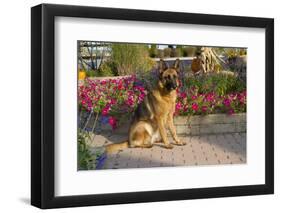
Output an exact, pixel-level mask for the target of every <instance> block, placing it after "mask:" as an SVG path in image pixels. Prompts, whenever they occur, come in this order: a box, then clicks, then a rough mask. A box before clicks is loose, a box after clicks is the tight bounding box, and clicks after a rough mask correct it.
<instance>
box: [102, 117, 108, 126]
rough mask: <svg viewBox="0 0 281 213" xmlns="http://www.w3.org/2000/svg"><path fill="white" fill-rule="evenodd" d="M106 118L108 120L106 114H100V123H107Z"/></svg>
mask: <svg viewBox="0 0 281 213" xmlns="http://www.w3.org/2000/svg"><path fill="white" fill-rule="evenodd" d="M108 120H109V117H108V116H101V123H102V124H107V123H108Z"/></svg>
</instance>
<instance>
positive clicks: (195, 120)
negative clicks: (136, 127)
mask: <svg viewBox="0 0 281 213" xmlns="http://www.w3.org/2000/svg"><path fill="white" fill-rule="evenodd" d="M246 117H247V114H246V113H237V114H233V115H227V114H211V115H195V116H191V117H190V118H188V116H177V117H175V118H174V124H175V126H176V129H177V134H178V135H202V134H222V133H245V132H246V129H247V118H246ZM89 123H92V122H89ZM128 128H129V123H126V124H124V125H122V126H120V127H118V128H117V129H116V130H113V131H112V130H111V127H110V126H109V125H108V124H106V125H102V126H100V127H99V128H97V131H98V132H112V133H113V134H127V133H128ZM168 133H169V131H168Z"/></svg>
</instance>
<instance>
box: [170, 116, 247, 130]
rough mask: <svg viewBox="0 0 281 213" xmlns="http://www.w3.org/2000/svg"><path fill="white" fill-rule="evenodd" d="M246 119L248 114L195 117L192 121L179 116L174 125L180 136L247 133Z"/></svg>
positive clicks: (191, 118)
mask: <svg viewBox="0 0 281 213" xmlns="http://www.w3.org/2000/svg"><path fill="white" fill-rule="evenodd" d="M246 117H247V116H246V113H237V114H233V115H226V114H211V115H195V116H191V117H190V119H188V117H186V116H178V117H175V118H174V124H175V125H176V128H177V133H178V134H179V135H201V134H218V133H234V132H246V128H247V118H246Z"/></svg>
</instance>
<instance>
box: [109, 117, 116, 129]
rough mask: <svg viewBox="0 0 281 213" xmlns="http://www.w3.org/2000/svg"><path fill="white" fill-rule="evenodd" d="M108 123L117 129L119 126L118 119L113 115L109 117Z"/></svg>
mask: <svg viewBox="0 0 281 213" xmlns="http://www.w3.org/2000/svg"><path fill="white" fill-rule="evenodd" d="M108 123H109V124H110V126H111V127H112V129H115V128H116V127H117V125H116V124H117V122H116V119H115V118H114V117H112V116H110V117H109V119H108Z"/></svg>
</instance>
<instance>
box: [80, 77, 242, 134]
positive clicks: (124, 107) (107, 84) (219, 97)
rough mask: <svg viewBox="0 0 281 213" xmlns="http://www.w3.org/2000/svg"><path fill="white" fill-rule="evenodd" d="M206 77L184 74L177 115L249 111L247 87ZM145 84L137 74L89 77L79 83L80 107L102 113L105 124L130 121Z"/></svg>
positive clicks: (144, 91) (91, 113)
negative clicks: (185, 75)
mask: <svg viewBox="0 0 281 213" xmlns="http://www.w3.org/2000/svg"><path fill="white" fill-rule="evenodd" d="M204 78H206V79H197V78H194V79H192V78H191V79H185V78H183V79H182V80H181V81H180V87H179V89H178V99H177V102H176V111H175V115H176V116H189V117H190V116H192V115H208V114H218V113H224V114H229V115H232V114H234V113H243V112H246V90H245V88H243V87H242V88H241V87H239V88H238V87H237V86H236V82H235V81H236V80H235V79H234V78H233V77H232V78H231V79H227V78H218V77H212V76H211V77H204ZM144 85H145V83H144V81H143V80H141V79H138V78H137V77H136V76H135V75H132V76H125V77H120V78H108V79H89V78H86V79H85V80H84V82H83V84H80V85H79V90H78V91H79V111H80V112H85V113H88V114H89V115H93V114H95V115H96V117H98V116H99V117H100V119H98V120H99V121H100V122H101V123H102V124H104V125H105V124H109V125H110V126H111V127H112V128H113V129H115V128H117V126H118V125H120V124H122V123H124V122H126V121H128V117H130V116H131V115H132V113H133V112H134V111H135V109H136V107H137V105H138V104H139V103H140V102H142V101H143V99H144V97H145V95H146V94H147V91H146V88H145V86H144ZM238 85H239V84H238ZM235 86H236V87H235ZM233 88H234V89H233ZM237 88H238V89H237Z"/></svg>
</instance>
